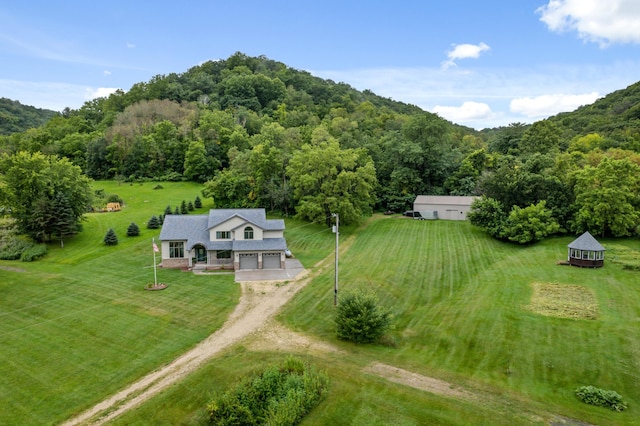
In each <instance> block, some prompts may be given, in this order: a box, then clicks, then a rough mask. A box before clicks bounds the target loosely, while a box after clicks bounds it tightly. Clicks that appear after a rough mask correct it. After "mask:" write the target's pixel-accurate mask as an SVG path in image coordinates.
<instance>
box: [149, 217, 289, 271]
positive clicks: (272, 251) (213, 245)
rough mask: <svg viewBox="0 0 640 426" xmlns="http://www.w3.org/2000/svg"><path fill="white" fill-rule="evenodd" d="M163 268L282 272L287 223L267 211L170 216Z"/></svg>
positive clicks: (162, 235) (164, 228) (162, 234)
mask: <svg viewBox="0 0 640 426" xmlns="http://www.w3.org/2000/svg"><path fill="white" fill-rule="evenodd" d="M160 241H161V243H162V266H163V267H165V268H183V269H187V268H198V269H200V268H202V269H234V270H237V269H282V268H284V266H285V250H286V248H287V243H286V241H285V239H284V220H282V219H267V218H266V214H265V211H264V209H212V210H210V211H209V214H208V215H167V216H165V218H164V223H163V224H162V230H161V231H160Z"/></svg>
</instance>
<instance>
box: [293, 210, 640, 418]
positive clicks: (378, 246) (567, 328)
mask: <svg viewBox="0 0 640 426" xmlns="http://www.w3.org/2000/svg"><path fill="white" fill-rule="evenodd" d="M571 240H572V238H571V237H562V238H553V239H549V240H546V241H544V242H542V243H539V244H535V245H531V246H519V245H515V244H510V243H504V242H499V241H495V240H493V239H491V238H489V237H488V236H486V235H485V234H483V233H481V232H479V231H477V230H476V229H474V228H473V227H472V226H470V225H469V224H468V223H457V222H446V221H436V222H429V221H414V220H411V219H404V218H398V217H396V218H393V217H392V218H384V219H380V220H377V221H375V222H373V223H372V224H371V225H370V226H368V227H367V228H365V229H364V230H362V231H361V232H360V233H359V234H358V235H357V239H356V241H355V242H354V244H353V245H352V246H351V248H350V249H349V250H348V252H346V253H345V254H344V255H343V256H342V257H341V265H340V282H341V289H343V290H345V291H346V290H347V289H349V288H371V289H373V290H375V291H376V292H377V293H378V296H379V299H380V303H382V304H385V305H387V306H389V307H390V308H391V309H392V311H393V313H394V317H395V318H394V325H395V330H394V331H393V332H392V334H393V335H394V336H395V339H396V342H397V347H396V348H394V349H388V350H386V349H383V348H380V347H376V346H369V347H359V348H358V350H359V351H361V356H362V357H366V356H367V354H369V356H371V357H372V359H377V360H379V361H382V362H388V363H389V364H392V365H404V366H409V369H411V370H412V371H418V372H423V373H425V374H427V375H432V374H435V375H436V376H438V375H444V377H445V378H446V377H451V378H453V379H454V380H462V381H468V382H469V383H472V386H480V387H483V388H484V387H488V388H489V389H500V390H496V392H503V391H509V390H510V391H513V392H517V393H518V394H520V395H525V396H526V397H528V398H532V399H535V400H537V401H540V403H542V404H547V405H548V407H549V409H552V410H553V409H556V410H557V411H558V412H565V413H569V414H573V415H575V416H576V417H578V418H585V414H584V413H585V410H586V411H588V412H589V415H588V416H587V418H589V416H594V413H592V412H591V411H589V410H590V409H589V408H585V407H583V406H582V405H580V404H577V403H576V401H575V397H574V395H573V390H574V389H575V388H576V387H577V386H580V385H584V384H594V385H596V386H599V387H602V388H605V389H615V390H617V391H618V392H620V393H622V394H623V395H624V396H625V398H627V399H628V400H629V401H630V402H633V401H636V400H637V395H640V380H638V373H637V371H640V340H639V339H640V338H639V336H638V332H637V331H638V324H639V320H638V318H640V309H639V307H640V288H639V287H638V286H637V285H636V284H637V282H638V273H637V272H634V271H625V270H622V268H621V267H620V266H619V265H616V264H614V263H612V262H607V263H605V268H602V269H587V268H584V269H583V268H573V267H566V266H558V265H556V261H557V260H561V259H563V258H566V250H567V248H566V247H567V244H569V242H571ZM604 243H605V244H606V241H604ZM636 245H637V244H636ZM532 282H543V283H545V282H549V283H559V284H573V285H582V286H586V287H589V288H592V289H594V291H595V293H596V295H597V299H598V303H599V305H600V308H601V309H600V311H601V313H602V314H601V317H600V318H598V319H597V320H595V321H593V320H571V319H559V318H553V317H545V316H542V315H537V314H535V313H533V312H530V311H529V310H528V309H525V308H526V306H527V305H528V304H529V303H530V298H531V292H532V290H531V283H532ZM330 283H331V280H330V276H329V274H327V276H326V277H323V278H322V281H320V278H319V279H318V280H316V281H314V282H313V283H311V285H310V286H309V287H308V288H306V289H305V291H304V293H302V294H300V295H298V297H296V299H295V300H294V302H293V305H291V306H289V307H288V308H287V310H286V311H285V314H284V317H285V321H286V322H288V323H289V324H295V325H296V326H297V327H299V328H302V329H303V330H304V331H306V332H310V333H319V334H322V335H323V336H324V337H326V336H332V332H333V311H332V310H331V309H326V308H325V309H320V310H315V309H311V304H310V303H309V301H310V300H316V299H317V298H319V297H325V296H324V295H323V293H322V291H321V290H320V289H319V288H318V286H320V285H322V286H329V285H330ZM327 290H328V289H327ZM325 294H326V293H325ZM323 306H324V305H323ZM302 317H304V321H301V322H298V321H297V320H298V319H299V318H302ZM303 324H304V326H303ZM336 343H339V342H336ZM345 346H348V345H345ZM630 405H631V404H630ZM632 411H633V408H630V409H629V412H628V414H627V412H625V414H624V417H622V418H621V417H617V418H616V420H615V422H614V423H621V424H625V423H628V419H630V418H632V417H634V416H637V414H638V412H636V413H635V414H634V413H632ZM606 414H607V413H604V415H603V416H598V415H597V414H595V417H594V418H597V419H598V422H601V423H604V424H611V422H610V421H607V420H606V417H607V416H606ZM627 416H629V417H627ZM603 418H604V419H605V420H604V421H603V420H602V419H603Z"/></svg>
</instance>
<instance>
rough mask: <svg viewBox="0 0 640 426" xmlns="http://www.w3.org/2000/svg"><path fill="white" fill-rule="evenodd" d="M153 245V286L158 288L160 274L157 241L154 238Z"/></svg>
mask: <svg viewBox="0 0 640 426" xmlns="http://www.w3.org/2000/svg"><path fill="white" fill-rule="evenodd" d="M151 243H152V244H153V285H154V286H158V272H157V271H156V239H155V238H152V239H151Z"/></svg>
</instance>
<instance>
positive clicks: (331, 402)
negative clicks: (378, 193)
mask: <svg viewBox="0 0 640 426" xmlns="http://www.w3.org/2000/svg"><path fill="white" fill-rule="evenodd" d="M101 185H104V187H105V192H107V193H110V192H117V193H119V194H120V195H121V196H123V198H125V202H127V207H126V209H125V211H123V212H120V213H112V214H99V215H91V216H90V217H89V220H88V221H87V223H86V224H85V231H84V232H83V233H82V234H81V235H80V236H78V237H76V238H75V239H74V240H73V241H68V242H65V247H64V248H57V247H56V248H54V247H52V248H51V251H50V254H49V255H47V257H45V258H44V259H42V260H40V261H38V262H35V263H33V264H25V263H21V262H0V266H9V267H15V268H22V269H25V270H26V272H11V271H6V270H0V277H1V278H2V279H0V291H2V294H3V297H2V299H0V315H1V316H2V317H3V319H2V321H1V322H0V345H2V348H3V350H2V353H0V374H1V375H2V377H3V380H2V381H1V382H0V401H1V402H0V424H54V423H57V422H60V421H61V420H62V419H64V418H66V417H68V416H70V415H71V414H72V413H74V412H78V411H80V410H81V409H82V408H86V407H88V406H89V405H91V404H92V403H94V402H96V401H97V400H100V399H102V398H104V397H105V396H106V395H109V394H110V393H113V392H114V391H115V390H117V389H119V388H121V387H122V386H123V385H124V383H127V382H130V381H132V380H133V379H134V378H136V377H138V376H140V375H142V374H143V373H144V372H146V371H149V370H152V369H154V368H157V367H158V366H160V365H162V364H164V363H166V362H168V361H169V360H170V359H171V358H172V357H175V355H176V354H178V353H180V352H182V351H184V350H185V349H186V348H188V347H190V346H192V345H193V344H195V342H197V341H198V340H200V339H201V338H202V337H204V336H205V335H207V334H209V333H210V332H212V331H213V330H215V329H216V328H217V327H219V325H220V324H221V323H222V321H224V319H225V318H226V316H227V315H228V313H229V312H230V310H231V309H232V308H233V305H234V303H235V301H236V300H237V298H238V296H239V290H238V288H237V286H235V285H232V279H231V277H230V276H215V277H211V276H207V277H199V276H195V275H192V274H185V273H182V272H177V271H161V273H162V274H163V275H162V280H163V281H166V282H168V283H169V284H170V287H169V288H168V289H167V290H164V291H162V292H144V291H142V284H144V283H145V282H147V281H148V280H149V277H150V275H149V274H150V272H151V271H150V269H149V268H148V266H149V265H150V264H151V260H150V256H152V252H151V250H150V238H151V237H152V236H155V235H157V233H153V232H151V231H148V230H144V231H143V236H142V237H136V238H135V239H134V238H127V237H126V236H125V231H126V226H127V225H128V224H129V223H130V222H131V221H135V222H136V223H138V225H140V226H141V228H144V227H143V222H145V221H146V220H147V219H148V217H150V215H151V214H154V213H156V214H157V213H161V212H162V210H163V209H164V207H165V206H166V205H167V204H171V205H172V206H174V205H175V204H177V203H179V202H180V201H181V200H182V199H183V198H184V197H186V196H189V197H190V199H191V198H194V197H195V195H197V192H198V187H197V186H196V185H193V184H175V185H176V186H175V188H174V187H173V185H165V184H163V185H165V189H163V190H160V191H163V192H162V194H159V193H158V192H156V191H153V190H152V189H151V187H152V184H150V183H149V184H144V185H143V186H141V187H138V186H133V187H132V186H128V187H118V186H117V185H116V184H114V183H101ZM136 185H137V184H136ZM125 194H126V196H125ZM191 194H192V195H191ZM128 199H130V201H128ZM160 200H161V201H160ZM187 201H188V200H187ZM204 207H205V209H206V208H208V206H207V205H205V206H204ZM205 209H203V211H204V210H205ZM108 227H114V228H117V229H116V231H117V232H118V236H119V237H120V244H119V245H118V246H116V247H105V246H103V245H101V244H100V243H101V241H102V237H103V236H104V233H105V232H106V229H107V228H108ZM285 235H286V237H287V240H288V243H289V247H290V248H291V250H292V251H293V252H294V254H295V255H296V256H297V257H298V258H299V259H301V260H302V262H303V264H304V265H305V266H307V267H308V268H309V267H312V266H313V265H315V264H316V263H317V262H318V261H319V260H321V259H323V258H324V257H326V256H327V255H331V254H332V251H333V244H334V242H335V240H334V236H333V234H331V232H330V230H327V229H326V228H325V227H324V226H322V225H318V224H306V223H303V222H298V221H294V220H289V219H287V231H286V233H285ZM341 240H342V241H347V240H349V241H350V243H352V244H350V246H349V248H348V250H344V252H342V253H341V257H340V291H341V292H343V291H347V290H349V289H355V288H369V289H372V290H374V291H376V292H377V294H378V296H379V298H380V301H381V303H383V304H385V305H387V306H389V307H390V308H391V310H392V311H393V314H394V317H395V320H394V325H395V328H394V330H393V331H392V332H391V333H390V336H389V337H388V339H387V344H386V345H353V344H349V343H346V342H341V341H338V340H336V338H335V332H334V328H333V313H334V307H333V277H334V272H333V270H332V268H329V269H327V270H325V271H324V272H322V273H320V274H319V275H318V276H317V277H316V278H314V280H313V281H312V282H311V283H310V284H309V285H308V286H307V287H306V288H305V289H304V290H303V291H301V292H300V293H298V295H297V296H296V297H295V298H294V299H293V301H292V302H291V303H290V304H289V305H287V306H286V307H285V309H284V311H283V312H282V313H281V315H280V317H279V319H280V320H281V321H282V322H283V323H284V324H285V325H286V326H288V327H289V328H291V329H293V330H296V331H300V332H304V333H306V334H309V335H310V336H312V337H315V338H317V339H321V340H324V341H327V342H329V343H332V344H334V345H336V346H337V347H339V348H340V349H342V350H343V351H344V353H341V354H318V353H309V354H303V356H304V357H306V358H307V359H308V360H309V361H311V362H312V363H313V364H314V365H316V366H317V367H319V368H320V369H323V370H326V371H327V373H328V374H329V376H330V377H331V388H330V393H329V395H328V397H327V398H326V399H325V400H324V401H323V402H322V403H321V405H320V406H319V407H317V408H316V409H315V410H314V411H313V412H312V413H311V414H310V415H309V416H308V418H307V419H306V420H305V421H304V422H303V424H310V425H311V424H353V425H360V424H367V425H386V424H399V425H402V424H406V425H409V424H460V425H466V424H536V423H540V424H543V423H545V422H547V421H548V420H549V419H550V418H551V417H550V416H551V415H552V414H556V415H562V416H566V417H569V418H573V419H578V420H582V421H586V422H590V423H596V424H611V425H613V424H622V425H624V424H629V425H631V424H635V423H636V419H637V418H639V417H640V409H639V408H638V404H639V403H640V373H639V371H640V333H638V332H639V331H640V287H638V284H637V283H638V282H640V279H639V278H640V275H639V273H640V272H638V271H633V270H628V269H623V265H621V264H618V263H613V262H607V261H606V260H605V267H604V268H602V269H580V268H574V267H567V266H557V265H556V261H557V260H561V259H564V258H565V257H566V246H567V244H568V243H569V242H570V241H571V238H569V237H567V238H555V239H550V240H547V241H545V242H543V243H541V244H537V245H534V246H528V247H518V246H514V245H510V244H504V243H500V242H497V241H494V240H492V239H490V238H488V237H487V236H486V235H484V234H483V233H481V232H479V231H477V230H475V229H473V228H472V227H471V226H470V225H469V224H468V223H459V222H447V221H435V222H431V221H414V220H408V219H405V218H401V217H397V216H391V217H385V216H378V217H376V218H375V219H374V220H371V221H369V223H368V225H367V226H365V227H362V228H361V229H355V228H346V227H345V228H344V229H341ZM601 242H602V243H603V245H605V247H607V245H608V243H609V242H608V241H601ZM611 243H614V244H615V245H616V246H617V247H618V252H623V251H624V252H625V253H627V254H630V255H633V253H637V252H640V243H639V242H638V240H627V241H622V240H616V241H611ZM145 266H146V267H147V268H145ZM534 283H561V284H566V285H579V286H582V287H585V288H587V289H589V290H590V291H591V292H592V293H593V294H594V295H595V299H596V301H597V303H598V316H597V319H595V320H591V319H564V318H555V317H549V316H544V315H539V314H537V313H534V312H532V311H531V310H530V309H529V306H530V304H531V301H532V295H533V284H534ZM281 357H282V354H279V353H276V352H255V351H251V350H248V349H247V348H245V347H244V346H237V347H235V348H233V349H231V350H229V351H227V352H225V353H224V354H223V355H222V356H220V357H218V358H216V359H215V360H212V361H211V362H209V363H208V364H207V365H206V366H205V367H203V368H202V369H201V370H199V371H197V372H195V373H193V374H192V375H191V376H190V377H188V378H187V379H186V380H185V381H184V382H183V383H179V384H176V385H174V386H173V387H171V388H170V389H168V390H167V391H165V392H163V393H162V394H160V395H158V396H157V397H155V398H153V399H152V400H151V401H149V402H148V403H146V404H144V405H142V406H141V407H139V408H138V409H136V410H133V411H131V412H129V413H126V414H125V415H124V416H122V417H121V418H119V419H117V420H116V421H115V422H114V423H115V424H123V425H124V424H127V425H130V424H139V425H146V424H201V423H202V416H203V411H202V409H203V407H204V406H205V405H206V403H207V402H208V401H209V400H210V399H211V398H212V395H213V394H214V393H215V392H221V391H224V390H225V389H226V387H227V386H229V385H230V384H232V383H233V382H234V381H235V380H237V379H238V378H239V377H240V376H241V375H242V374H244V373H247V372H249V371H250V370H252V369H253V368H254V367H255V366H256V365H261V364H264V363H271V362H274V361H275V360H278V359H280V358H281ZM373 361H380V362H384V363H386V364H390V365H395V366H398V367H401V368H404V369H407V370H410V371H413V372H416V373H420V374H423V375H427V376H432V377H437V378H440V379H442V380H446V381H449V382H451V383H455V384H456V385H459V386H464V387H465V388H466V389H468V390H469V391H470V392H473V393H474V394H476V395H480V396H481V397H480V399H479V400H477V401H471V402H470V401H458V400H455V399H452V398H445V397H441V396H436V395H432V394H429V393H427V392H423V391H419V390H416V389H412V388H410V387H407V386H403V385H399V384H393V383H391V382H388V381H386V380H384V379H382V378H379V377H376V376H372V375H369V374H365V373H363V372H362V369H363V368H364V367H365V366H366V365H368V364H369V363H371V362H373ZM581 385H595V386H597V387H600V388H604V389H613V390H616V391H617V392H618V393H620V394H621V395H622V396H623V397H624V398H625V400H626V401H627V402H628V403H629V408H628V410H627V411H625V412H622V413H614V412H611V411H609V410H606V409H603V408H596V407H591V406H588V405H585V404H582V403H580V402H579V401H578V400H577V399H576V398H575V397H574V395H573V390H574V389H575V388H576V387H578V386H581Z"/></svg>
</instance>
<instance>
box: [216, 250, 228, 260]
mask: <svg viewBox="0 0 640 426" xmlns="http://www.w3.org/2000/svg"><path fill="white" fill-rule="evenodd" d="M216 257H217V258H218V259H231V250H218V253H217V254H216Z"/></svg>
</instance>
